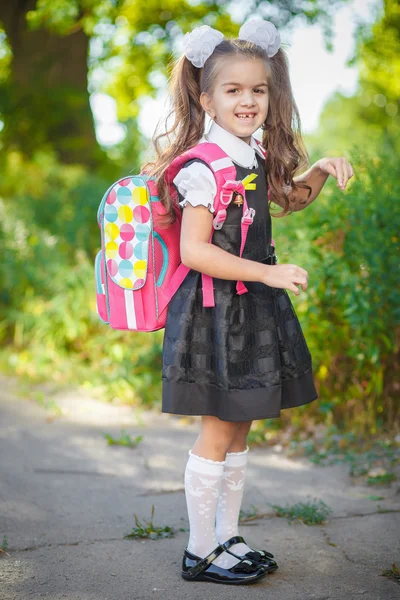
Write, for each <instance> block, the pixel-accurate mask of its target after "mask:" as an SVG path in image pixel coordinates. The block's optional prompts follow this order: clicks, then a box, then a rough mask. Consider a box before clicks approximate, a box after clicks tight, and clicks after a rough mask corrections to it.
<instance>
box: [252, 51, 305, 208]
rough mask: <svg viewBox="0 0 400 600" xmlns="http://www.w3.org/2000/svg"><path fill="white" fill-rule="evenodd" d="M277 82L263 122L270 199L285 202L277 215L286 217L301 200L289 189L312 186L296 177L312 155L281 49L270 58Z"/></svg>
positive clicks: (272, 71) (272, 87)
mask: <svg viewBox="0 0 400 600" xmlns="http://www.w3.org/2000/svg"><path fill="white" fill-rule="evenodd" d="M269 67H270V70H271V79H272V81H273V85H271V86H270V87H269V100H270V108H269V111H268V115H267V119H266V121H265V123H264V125H263V131H264V133H263V139H262V143H263V146H264V148H265V149H266V150H267V151H268V154H267V159H266V164H265V168H266V174H267V181H268V188H269V190H270V194H271V195H270V201H271V202H275V203H276V204H278V205H280V206H283V210H282V211H281V212H279V213H273V216H274V217H284V216H285V215H286V214H288V213H290V212H292V211H293V209H294V208H295V207H296V206H297V204H298V203H299V202H301V200H300V199H299V200H297V201H294V200H293V196H292V195H291V194H290V193H289V194H288V193H287V191H288V190H290V189H291V186H293V187H294V188H302V189H304V188H305V189H308V190H309V196H310V194H311V192H312V189H311V187H310V186H309V185H307V184H305V183H295V182H294V181H293V177H294V176H295V175H296V173H297V172H299V171H303V169H304V167H307V166H308V165H309V162H310V161H309V156H308V153H307V149H306V147H305V146H304V143H303V139H302V135H301V121H300V114H299V110H298V107H297V105H296V102H295V100H294V97H293V92H292V88H291V85H290V78H289V68H288V63H287V58H286V55H285V53H284V52H283V51H282V50H281V49H280V50H278V52H277V54H276V55H275V56H274V57H273V58H272V59H270V63H269ZM303 202H304V201H303Z"/></svg>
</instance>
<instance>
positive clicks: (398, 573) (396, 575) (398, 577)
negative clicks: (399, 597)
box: [381, 563, 400, 584]
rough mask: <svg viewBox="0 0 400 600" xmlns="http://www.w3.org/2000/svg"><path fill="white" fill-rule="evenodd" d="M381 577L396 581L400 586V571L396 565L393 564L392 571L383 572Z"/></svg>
mask: <svg viewBox="0 0 400 600" xmlns="http://www.w3.org/2000/svg"><path fill="white" fill-rule="evenodd" d="M381 575H382V576H383V577H389V579H393V581H396V582H397V583H399V584H400V569H399V567H397V566H396V564H395V563H393V564H392V568H391V569H385V570H384V571H382V573H381Z"/></svg>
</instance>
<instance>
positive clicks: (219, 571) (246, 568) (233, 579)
mask: <svg viewBox="0 0 400 600" xmlns="http://www.w3.org/2000/svg"><path fill="white" fill-rule="evenodd" d="M233 540H235V538H230V539H229V540H227V541H226V542H224V543H223V544H220V545H219V546H217V547H216V548H215V549H214V550H213V551H212V552H210V554H208V555H207V556H206V557H205V558H201V557H200V556H196V555H195V554H192V553H191V552H189V550H187V549H186V550H185V551H184V554H183V560H182V577H183V579H186V580H187V581H212V582H214V583H227V584H231V585H240V584H249V583H254V582H255V581H258V580H259V579H261V577H265V575H267V574H268V571H267V570H266V568H265V567H264V566H263V565H260V564H257V563H255V562H254V561H252V560H250V559H249V558H244V559H242V560H240V562H239V563H237V564H236V565H234V566H233V567H231V568H230V569H223V568H222V567H218V566H217V565H214V564H213V560H215V559H216V558H217V557H218V556H219V555H220V554H222V553H223V552H225V551H227V550H228V548H230V547H231V546H232V545H233V544H235V543H237V542H235V541H233Z"/></svg>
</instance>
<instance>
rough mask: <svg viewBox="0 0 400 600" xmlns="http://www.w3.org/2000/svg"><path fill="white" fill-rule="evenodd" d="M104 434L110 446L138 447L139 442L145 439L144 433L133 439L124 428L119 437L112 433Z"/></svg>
mask: <svg viewBox="0 0 400 600" xmlns="http://www.w3.org/2000/svg"><path fill="white" fill-rule="evenodd" d="M103 435H104V437H105V439H106V440H107V444H108V445H109V446H126V447H127V448H136V447H137V446H138V444H139V442H141V441H142V439H143V436H142V435H137V436H136V437H135V438H134V439H132V438H131V436H130V435H129V433H127V432H126V431H125V430H124V429H121V435H120V436H119V438H115V437H114V436H113V435H111V434H110V433H103Z"/></svg>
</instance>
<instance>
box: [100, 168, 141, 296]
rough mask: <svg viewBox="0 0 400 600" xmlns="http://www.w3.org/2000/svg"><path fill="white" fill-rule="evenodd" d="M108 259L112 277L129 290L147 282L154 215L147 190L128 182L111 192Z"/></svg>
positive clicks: (107, 208) (107, 210)
mask: <svg viewBox="0 0 400 600" xmlns="http://www.w3.org/2000/svg"><path fill="white" fill-rule="evenodd" d="M104 219H105V223H106V224H105V227H104V234H105V255H106V265H107V270H108V273H109V274H110V277H111V278H112V279H113V281H115V283H117V284H118V285H119V286H121V287H123V288H125V289H139V288H141V287H143V285H144V283H145V281H146V274H147V261H148V245H149V239H150V232H151V212H150V205H149V198H148V195H147V190H146V187H144V186H143V184H142V181H141V180H140V179H136V182H135V177H132V178H127V179H124V180H122V181H120V182H119V183H117V184H116V185H115V186H114V187H113V188H112V189H111V190H110V192H109V194H108V196H107V199H106V204H105V208H104Z"/></svg>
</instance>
